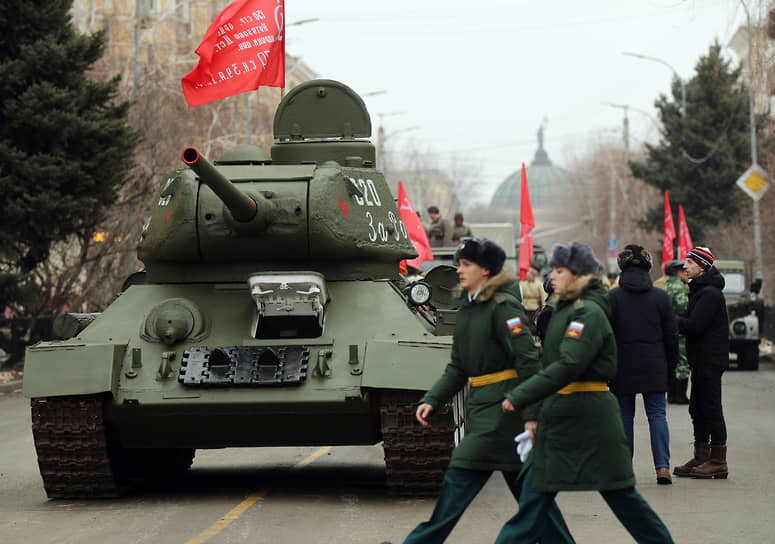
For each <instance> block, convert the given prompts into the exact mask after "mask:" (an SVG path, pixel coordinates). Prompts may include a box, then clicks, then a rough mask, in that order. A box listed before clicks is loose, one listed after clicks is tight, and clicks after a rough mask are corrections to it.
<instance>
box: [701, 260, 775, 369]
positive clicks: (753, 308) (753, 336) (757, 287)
mask: <svg viewBox="0 0 775 544" xmlns="http://www.w3.org/2000/svg"><path fill="white" fill-rule="evenodd" d="M713 266H715V267H716V268H717V269H718V271H719V272H721V274H722V275H723V276H724V282H725V285H724V298H725V299H726V303H727V313H728V316H729V351H730V360H731V361H732V362H736V363H737V366H738V367H739V368H741V369H744V370H756V369H757V368H759V344H760V343H761V330H762V319H763V317H764V301H763V300H762V297H761V294H760V292H761V280H757V281H753V282H750V283H749V278H750V277H751V275H750V274H749V273H748V271H747V269H746V265H745V262H744V261H740V260H716V261H714V262H713Z"/></svg>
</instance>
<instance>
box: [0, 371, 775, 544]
mask: <svg viewBox="0 0 775 544" xmlns="http://www.w3.org/2000/svg"><path fill="white" fill-rule="evenodd" d="M724 407H725V412H726V417H727V425H728V428H729V455H728V461H729V467H730V477H729V479H728V480H691V479H678V480H676V481H675V483H674V484H673V485H672V486H657V485H656V481H655V477H654V471H653V467H652V462H651V453H650V449H649V439H648V424H647V422H646V418H645V415H644V414H643V409H642V406H640V407H639V408H638V412H637V415H636V436H635V440H636V442H635V451H636V454H635V459H634V464H635V471H636V476H637V478H638V482H639V484H638V489H639V491H640V492H641V493H642V494H643V495H644V496H645V497H646V499H647V500H648V501H649V503H650V504H651V505H652V507H654V509H655V510H656V511H657V512H658V513H659V515H660V516H661V517H662V519H663V520H664V521H665V523H666V524H667V526H668V527H669V528H670V530H671V532H672V534H673V537H674V539H675V541H676V542H678V543H685V544H695V543H696V544H700V543H702V544H710V543H719V544H729V543H753V542H756V543H763V542H775V521H773V517H775V516H774V515H775V463H773V458H775V417H774V416H775V365H773V363H771V362H763V363H762V364H761V368H760V370H759V371H757V372H739V371H730V372H728V373H726V374H725V376H724ZM668 418H669V423H670V432H671V450H672V457H673V458H672V462H673V464H681V463H683V462H685V461H686V459H688V456H689V454H690V453H691V431H690V429H691V427H690V422H689V417H688V414H687V411H686V407H684V406H675V405H670V406H669V408H668ZM383 479H384V468H383V464H382V449H381V447H380V446H374V447H336V448H331V449H327V448H322V449H321V448H251V449H226V450H210V451H198V452H197V456H196V458H195V460H194V465H193V467H192V469H191V471H190V472H189V473H188V474H187V475H186V477H185V478H184V479H183V480H182V481H180V482H178V483H177V484H175V485H174V486H167V487H153V488H148V489H144V490H139V491H135V492H133V493H132V494H130V495H128V496H126V497H123V498H121V499H117V500H94V501H63V500H57V501H50V500H48V499H47V498H46V495H45V492H44V490H43V486H42V483H41V480H40V475H39V473H38V467H37V462H36V456H35V449H34V446H33V443H32V436H31V432H30V414H29V402H28V400H27V399H25V398H23V397H22V396H21V394H20V393H19V392H18V391H16V392H14V391H6V392H2V393H0V542H2V543H3V544H16V543H25V544H26V543H32V544H38V543H73V544H75V543H77V544H89V543H94V544H113V543H144V542H147V543H153V544H199V543H204V542H207V543H211V544H232V543H243V542H244V543H248V542H249V543H251V544H260V543H266V544H285V543H294V544H295V543H306V542H309V543H331V544H333V543H336V544H342V543H380V542H382V541H384V540H391V541H393V542H394V543H399V542H401V541H402V540H403V538H404V537H405V536H406V534H407V533H408V532H409V531H410V530H411V529H412V528H413V527H414V526H415V525H416V524H417V523H419V522H421V521H423V520H425V519H426V518H427V517H428V516H429V514H430V512H431V510H432V508H433V505H434V501H433V500H430V499H391V498H389V497H387V496H386V494H385V489H384V483H383ZM558 502H559V504H560V508H561V509H562V511H563V513H564V515H565V518H566V520H567V522H568V525H569V526H570V528H571V531H572V532H573V534H574V536H575V538H576V540H577V541H578V542H579V543H601V542H604V543H606V544H616V543H620V542H621V543H625V542H632V539H631V538H630V537H629V535H628V534H627V533H626V532H625V531H624V530H623V529H622V528H621V526H620V525H619V524H618V522H617V521H616V519H615V518H614V517H613V515H612V514H611V512H610V511H609V510H608V508H607V507H606V505H605V503H604V502H603V500H602V499H601V498H600V496H599V495H598V494H597V493H594V492H583V493H564V494H561V495H560V496H559V499H558ZM515 509H516V505H515V504H514V501H513V499H512V498H511V495H510V494H509V493H508V490H507V489H506V487H505V485H504V484H503V481H502V479H501V477H500V475H498V474H495V475H493V477H492V479H491V480H490V482H489V483H488V484H487V486H486V487H485V488H484V489H483V491H482V493H481V494H480V496H479V497H477V499H476V500H475V501H474V503H473V504H472V505H471V507H470V508H469V510H468V512H467V513H466V514H465V516H464V517H463V518H462V520H461V522H460V524H459V526H458V527H457V528H456V529H455V531H454V532H453V533H452V535H451V536H450V538H449V540H448V542H450V543H466V544H470V543H480V542H481V543H487V542H492V541H493V540H494V538H495V535H496V534H497V533H498V530H499V529H500V527H501V525H502V524H503V522H504V521H505V520H506V519H508V518H509V517H510V516H511V515H512V514H513V513H514V511H515Z"/></svg>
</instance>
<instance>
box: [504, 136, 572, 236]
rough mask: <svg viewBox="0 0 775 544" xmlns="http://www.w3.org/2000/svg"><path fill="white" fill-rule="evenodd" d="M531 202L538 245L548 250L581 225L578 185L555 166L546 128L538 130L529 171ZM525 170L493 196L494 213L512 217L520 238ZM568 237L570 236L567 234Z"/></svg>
mask: <svg viewBox="0 0 775 544" xmlns="http://www.w3.org/2000/svg"><path fill="white" fill-rule="evenodd" d="M525 171H526V174H527V185H528V189H529V190H530V202H531V204H532V206H533V216H534V218H535V222H536V226H535V230H534V231H533V240H534V241H535V243H538V244H541V245H543V246H544V247H547V246H548V247H551V244H552V243H554V242H556V241H559V240H562V239H563V238H564V237H563V232H562V231H565V230H567V229H568V228H570V227H569V225H572V224H578V220H579V213H578V212H579V210H578V206H574V204H573V203H574V200H576V199H575V198H574V185H573V183H572V180H571V175H570V173H569V172H568V171H567V170H565V169H563V168H560V167H559V166H555V165H554V164H552V161H551V160H550V159H549V154H548V153H547V152H546V150H545V149H544V127H543V126H541V127H540V128H539V129H538V150H537V151H536V152H535V156H534V157H533V161H532V162H531V163H530V166H527V167H526V168H525ZM521 189H522V169H521V168H520V169H519V170H517V171H515V172H514V173H513V174H511V175H510V176H508V177H507V178H506V179H505V180H503V182H501V184H500V185H499V186H498V188H497V189H496V190H495V193H494V194H493V196H492V200H491V201H490V209H492V210H493V212H495V213H496V214H497V215H498V216H499V217H500V216H503V215H508V216H510V217H511V218H512V219H510V220H511V221H512V222H513V223H514V224H515V229H516V231H517V235H518V234H519V209H520V203H521V196H522V195H521V193H522V190H521ZM565 234H567V233H565Z"/></svg>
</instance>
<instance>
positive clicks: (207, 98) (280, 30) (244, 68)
mask: <svg viewBox="0 0 775 544" xmlns="http://www.w3.org/2000/svg"><path fill="white" fill-rule="evenodd" d="M284 20H285V12H284V6H283V1H282V0H237V1H236V2H232V3H231V4H229V5H228V6H226V9H224V10H223V11H222V12H221V13H220V14H219V15H218V17H216V18H215V21H213V23H212V24H211V25H210V28H208V29H207V32H206V33H205V37H204V39H203V40H202V43H201V44H200V45H199V47H197V49H196V54H197V55H199V64H197V66H196V68H194V69H193V70H191V71H190V72H189V73H188V74H186V75H185V76H184V77H183V80H182V85H183V94H184V95H185V96H186V101H187V102H188V105H189V106H191V107H194V106H201V105H202V104H207V103H208V102H212V101H213V100H218V99H221V98H226V97H228V96H233V95H235V94H239V93H244V92H247V91H253V90H255V89H258V88H259V87H260V86H261V85H263V86H266V87H284V86H285V25H284Z"/></svg>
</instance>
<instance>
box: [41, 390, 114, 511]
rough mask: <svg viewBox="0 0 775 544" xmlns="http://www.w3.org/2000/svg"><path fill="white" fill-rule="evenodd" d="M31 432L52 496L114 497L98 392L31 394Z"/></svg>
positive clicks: (44, 482)
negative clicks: (53, 395)
mask: <svg viewBox="0 0 775 544" xmlns="http://www.w3.org/2000/svg"><path fill="white" fill-rule="evenodd" d="M31 404H32V435H33V438H34V440H35V450H36V451H37V453H38V466H39V467H40V474H41V476H42V477H43V485H44V486H45V488H46V494H47V495H48V496H49V498H52V499H62V498H78V497H82V498H100V497H117V496H118V495H119V494H120V491H121V489H120V486H119V484H118V482H117V481H116V477H115V474H114V472H113V467H112V466H111V462H110V455H109V453H108V441H107V438H106V433H105V424H104V421H103V398H102V397H100V396H83V397H55V398H41V399H32V400H31Z"/></svg>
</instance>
